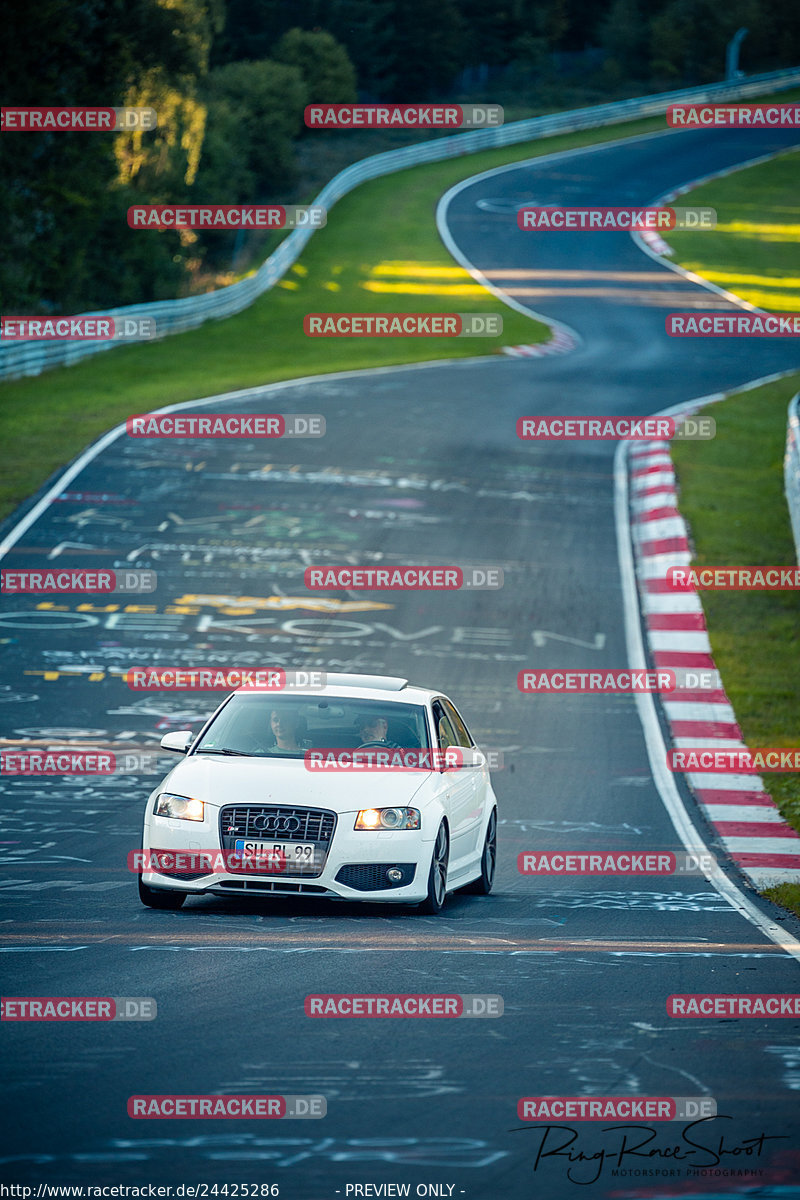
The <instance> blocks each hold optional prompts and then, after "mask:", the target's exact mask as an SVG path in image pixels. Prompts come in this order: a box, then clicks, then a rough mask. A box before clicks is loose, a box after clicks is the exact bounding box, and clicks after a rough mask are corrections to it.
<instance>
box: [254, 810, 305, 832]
mask: <svg viewBox="0 0 800 1200" xmlns="http://www.w3.org/2000/svg"><path fill="white" fill-rule="evenodd" d="M253 828H254V829H260V830H262V831H263V832H264V833H297V830H298V829H299V828H300V818H299V817H282V816H280V815H279V814H276V813H259V814H258V816H257V817H253Z"/></svg>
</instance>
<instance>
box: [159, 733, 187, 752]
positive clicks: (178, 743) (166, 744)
mask: <svg viewBox="0 0 800 1200" xmlns="http://www.w3.org/2000/svg"><path fill="white" fill-rule="evenodd" d="M193 740H194V734H193V733H192V731H191V729H176V730H175V731H174V732H173V733H165V734H164V736H163V737H162V739H161V749H162V750H174V751H175V752H176V753H177V754H185V753H186V751H187V750H188V749H189V747H190V746H191V744H192V742H193Z"/></svg>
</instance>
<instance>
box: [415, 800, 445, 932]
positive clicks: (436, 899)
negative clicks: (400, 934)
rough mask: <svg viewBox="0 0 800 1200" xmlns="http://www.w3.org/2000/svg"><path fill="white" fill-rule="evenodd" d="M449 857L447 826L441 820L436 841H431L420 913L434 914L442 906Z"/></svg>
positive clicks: (438, 911)
mask: <svg viewBox="0 0 800 1200" xmlns="http://www.w3.org/2000/svg"><path fill="white" fill-rule="evenodd" d="M449 858H450V839H449V837H448V836H447V826H446V825H445V823H444V821H442V823H441V825H440V826H439V832H438V833H437V834H436V841H435V842H434V843H433V854H432V855H431V868H430V870H429V872H428V895H427V896H426V898H425V899H424V900H423V901H422V904H420V906H419V911H420V912H422V913H430V914H431V916H436V914H437V913H440V912H441V911H442V909H443V908H444V902H445V900H446V898H447V863H448V860H449Z"/></svg>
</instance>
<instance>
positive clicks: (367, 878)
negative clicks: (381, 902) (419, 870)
mask: <svg viewBox="0 0 800 1200" xmlns="http://www.w3.org/2000/svg"><path fill="white" fill-rule="evenodd" d="M390 867H395V868H396V869H397V870H398V871H402V872H403V878H402V879H401V880H400V881H399V882H398V883H392V882H391V880H389V879H387V878H386V872H387V871H388V870H389V868H390ZM415 870H416V864H415V863H350V864H349V865H348V866H345V867H340V868H339V871H338V873H337V875H336V882H337V883H343V884H344V885H345V887H351V888H353V889H354V890H355V891H358V892H380V891H383V890H384V889H385V888H397V887H406V886H407V885H408V884H409V883H413V880H414V872H415Z"/></svg>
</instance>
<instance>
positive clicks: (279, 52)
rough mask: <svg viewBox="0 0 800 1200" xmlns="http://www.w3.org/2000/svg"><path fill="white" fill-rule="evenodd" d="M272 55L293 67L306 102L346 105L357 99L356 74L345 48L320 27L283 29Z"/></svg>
mask: <svg viewBox="0 0 800 1200" xmlns="http://www.w3.org/2000/svg"><path fill="white" fill-rule="evenodd" d="M273 57H274V58H275V59H276V60H277V61H278V62H282V63H287V64H288V65H289V66H291V67H296V68H297V70H298V71H299V72H300V75H301V76H302V79H303V82H304V83H305V86H306V91H307V94H308V103H309V104H315V103H316V104H320V103H324V104H349V103H351V102H353V101H354V100H355V99H356V98H357V97H356V73H355V69H354V68H353V64H352V63H351V62H350V59H349V58H348V56H347V51H346V50H345V48H344V46H341V45H340V44H339V43H338V42H337V41H336V38H335V37H333V35H332V34H330V33H325V32H324V30H319V31H311V32H307V31H306V30H304V29H297V28H295V29H289V30H287V32H286V33H285V34H284V35H283V37H282V38H281V40H280V41H279V42H278V44H277V46H276V47H275V52H274V55H273Z"/></svg>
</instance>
